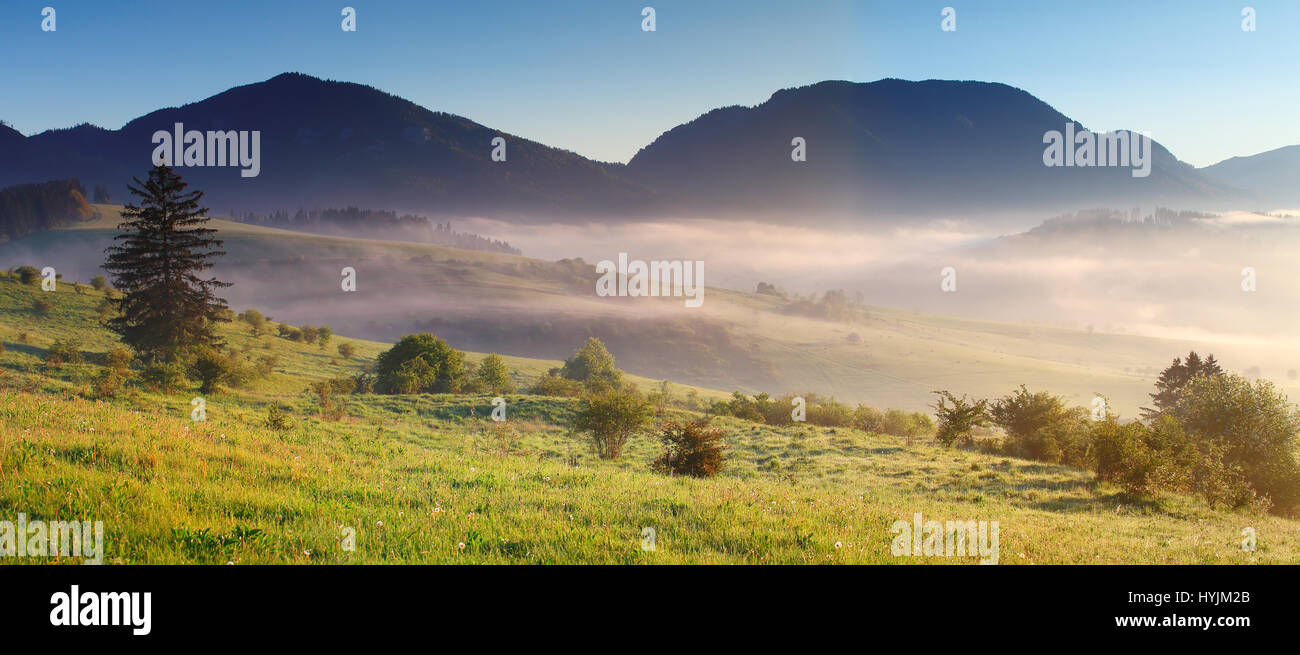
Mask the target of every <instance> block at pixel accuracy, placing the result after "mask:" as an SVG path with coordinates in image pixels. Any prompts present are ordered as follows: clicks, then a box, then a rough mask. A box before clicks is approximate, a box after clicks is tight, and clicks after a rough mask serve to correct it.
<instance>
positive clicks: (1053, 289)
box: [473, 212, 1300, 343]
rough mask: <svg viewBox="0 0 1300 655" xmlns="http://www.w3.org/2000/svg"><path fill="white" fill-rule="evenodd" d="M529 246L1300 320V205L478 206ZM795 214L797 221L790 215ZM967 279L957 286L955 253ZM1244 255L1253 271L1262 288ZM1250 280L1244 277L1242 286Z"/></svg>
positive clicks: (1017, 300) (1114, 316) (985, 310)
mask: <svg viewBox="0 0 1300 655" xmlns="http://www.w3.org/2000/svg"><path fill="white" fill-rule="evenodd" d="M474 223H475V225H474V227H473V229H474V230H476V231H481V232H483V233H488V234H494V235H497V236H499V237H502V238H507V239H508V240H509V241H510V242H511V243H514V244H517V245H518V246H519V247H521V248H522V249H523V251H524V253H525V254H526V255H529V256H534V257H541V258H545V259H556V258H560V257H582V258H583V259H584V260H586V261H587V262H588V263H595V262H597V261H600V260H616V259H617V257H618V254H619V253H621V252H626V253H628V255H629V257H631V258H634V259H644V260H652V259H690V260H703V261H704V262H705V274H706V280H707V283H708V284H709V286H712V287H725V288H733V289H741V290H747V291H752V290H754V288H755V285H756V284H757V283H758V282H759V281H764V282H768V283H771V284H775V285H777V286H778V287H781V288H783V289H785V290H787V291H790V292H793V293H799V294H805V295H806V294H809V293H821V292H824V291H825V290H827V289H837V288H838V289H844V290H846V291H849V292H850V296H853V295H854V294H857V293H861V294H862V298H863V300H864V301H866V302H867V303H870V304H874V305H880V306H886V307H895V308H902V309H917V310H921V311H926V312H932V313H937V314H947V315H955V316H965V317H971V318H980V319H987V320H997V321H1007V322H1031V323H1037V324H1050V325H1057V326H1061V327H1068V328H1074V329H1092V330H1095V331H1105V332H1117V333H1128V334H1142V335H1148V336H1155V337H1168V338H1192V339H1196V340H1206V341H1224V342H1239V343H1264V342H1274V341H1278V342H1285V341H1286V340H1288V339H1290V338H1291V337H1292V335H1294V334H1295V332H1296V328H1297V327H1298V326H1300V261H1297V258H1296V257H1295V256H1294V254H1293V253H1294V252H1296V251H1297V249H1300V219H1298V218H1292V217H1279V216H1278V215H1264V214H1255V213H1249V212H1234V213H1228V214H1223V215H1218V216H1215V217H1210V218H1183V219H1180V220H1175V221H1173V222H1169V221H1165V222H1162V223H1158V224H1153V223H1152V222H1150V221H1148V222H1147V223H1143V222H1141V220H1140V219H1139V220H1138V221H1137V222H1134V221H1131V220H1120V219H1115V218H1106V219H1099V218H1097V217H1095V216H1085V217H1080V218H1077V219H1074V220H1063V221H1057V222H1056V223H1055V224H1054V225H1052V226H1051V229H1046V228H1044V227H1040V228H1038V229H1035V230H1031V231H1027V232H1026V231H1024V230H1020V229H1013V230H1010V231H1007V230H1005V229H1003V228H1001V227H990V226H989V225H988V224H987V222H985V221H973V220H963V219H960V218H954V219H947V220H932V221H925V222H920V223H914V224H904V225H893V226H873V227H871V228H869V229H861V230H850V229H845V228H834V229H826V228H822V227H813V226H800V225H796V224H788V225H772V224H768V223H757V222H755V223H744V222H741V223H737V222H723V221H711V220H688V221H677V222H669V221H663V222H654V223H639V224H634V225H616V226H588V227H574V226H567V225H550V226H540V227H533V226H528V227H519V226H513V225H505V224H501V223H495V222H492V221H475V222H474ZM792 223H793V222H792ZM949 267H951V268H952V269H954V270H955V278H956V280H955V281H956V290H955V291H952V292H945V291H944V290H943V289H942V287H941V283H942V281H943V279H944V269H945V268H949ZM1247 268H1250V269H1253V271H1254V289H1255V290H1254V291H1248V290H1245V289H1248V288H1250V284H1249V280H1247V279H1246V278H1248V277H1249V275H1250V274H1249V273H1248V272H1246V273H1243V271H1244V270H1245V269H1247ZM1243 284H1245V288H1243Z"/></svg>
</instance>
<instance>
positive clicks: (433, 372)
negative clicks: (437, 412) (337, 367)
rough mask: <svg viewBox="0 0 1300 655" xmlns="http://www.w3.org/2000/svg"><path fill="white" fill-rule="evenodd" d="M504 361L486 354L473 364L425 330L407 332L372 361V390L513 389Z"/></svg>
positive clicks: (444, 390) (509, 391)
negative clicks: (476, 363)
mask: <svg viewBox="0 0 1300 655" xmlns="http://www.w3.org/2000/svg"><path fill="white" fill-rule="evenodd" d="M514 388H515V387H514V382H513V380H512V379H511V377H510V371H509V370H508V369H507V367H506V363H505V360H504V359H502V357H501V356H500V355H497V354H495V353H494V354H490V355H488V356H487V357H485V358H483V362H482V363H481V364H480V365H478V366H475V365H474V363H473V362H470V361H468V360H466V359H465V353H463V352H461V351H459V350H456V349H455V348H452V347H451V346H449V345H447V342H446V341H444V340H442V339H440V338H438V337H436V336H434V335H432V334H429V333H427V332H421V333H420V334H408V335H406V336H404V337H402V338H401V339H400V340H399V341H398V342H397V343H395V344H393V347H392V348H389V349H388V350H386V351H384V352H382V353H380V354H379V357H378V358H377V359H376V361H375V383H374V390H375V391H378V392H379V393H386V394H407V393H484V392H486V393H493V394H497V395H500V394H506V393H511V392H513V391H514Z"/></svg>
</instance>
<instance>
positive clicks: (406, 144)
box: [0, 74, 654, 216]
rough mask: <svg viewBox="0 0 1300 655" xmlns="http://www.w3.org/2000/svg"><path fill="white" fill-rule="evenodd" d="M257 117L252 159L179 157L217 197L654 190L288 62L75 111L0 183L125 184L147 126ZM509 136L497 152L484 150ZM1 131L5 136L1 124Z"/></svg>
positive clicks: (237, 122)
mask: <svg viewBox="0 0 1300 655" xmlns="http://www.w3.org/2000/svg"><path fill="white" fill-rule="evenodd" d="M178 122H179V123H183V124H184V127H185V130H187V131H188V130H199V131H207V130H249V131H252V130H258V131H260V132H261V172H260V174H259V175H258V176H257V177H253V178H242V177H240V174H239V169H238V168H237V167H228V168H218V167H213V168H198V167H194V168H181V169H178V172H179V173H180V174H181V175H182V176H183V177H184V178H185V179H186V181H187V182H190V183H191V184H192V185H194V186H196V187H198V188H200V189H203V190H204V191H205V193H206V196H205V198H204V202H205V203H206V204H207V205H208V206H209V207H211V208H212V209H213V210H214V211H217V212H219V213H220V212H225V211H229V210H230V209H234V210H236V211H238V212H243V211H266V210H274V209H278V208H281V207H284V206H305V207H328V206H341V205H353V204H356V205H361V204H364V205H369V206H376V207H385V208H393V209H398V210H419V211H424V212H430V213H446V214H457V215H459V214H466V213H469V214H491V215H510V214H527V215H540V216H545V215H548V214H552V213H569V212H581V213H593V212H631V211H634V210H636V209H637V208H639V207H644V206H647V205H648V204H649V203H650V202H652V201H653V200H654V198H653V194H651V193H650V192H649V191H647V190H646V189H644V188H642V187H640V186H638V185H637V184H635V183H633V182H631V181H629V180H626V179H623V178H621V177H619V176H618V175H617V171H616V169H618V168H621V167H618V166H609V165H605V164H601V163H598V162H594V161H591V160H588V159H585V158H583V157H581V156H578V155H576V154H573V153H571V152H566V151H563V150H558V149H555V148H550V147H547V146H544V145H541V144H539V143H536V142H533V141H529V140H527V139H523V138H521V137H517V136H513V135H509V134H506V133H503V132H500V131H497V130H493V129H491V128H488V127H485V126H483V125H479V124H478V123H475V122H473V121H471V120H468V119H466V118H462V117H459V116H454V115H451V114H446V113H440V112H433V111H430V110H428V109H425V108H423V107H420V106H418V105H416V104H414V103H411V102H409V101H407V100H403V99H401V98H398V97H397V96H393V95H390V94H387V93H384V92H381V91H378V90H376V89H373V88H371V87H368V86H362V85H360V84H351V83H344V82H332V81H323V80H319V79H316V78H313V77H309V76H306V75H300V74H284V75H279V76H277V77H274V78H272V79H270V80H267V81H265V82H262V83H258V84H250V85H247V86H241V87H236V88H233V89H230V90H229V91H226V92H224V93H220V94H218V95H215V96H212V97H211V98H208V99H206V100H202V101H200V102H196V103H192V104H188V105H185V106H183V107H179V108H173V109H163V110H159V111H155V112H153V113H150V114H148V115H146V116H143V117H141V118H138V119H135V120H133V121H131V122H130V123H127V124H126V125H125V126H123V127H122V129H121V130H116V131H110V130H104V129H101V128H98V127H94V126H91V125H81V126H78V127H74V128H72V129H68V130H53V131H49V132H44V133H41V134H37V135H34V136H32V137H30V138H27V139H25V142H24V143H23V144H22V145H21V146H20V147H18V148H17V154H16V156H14V157H5V158H4V161H3V162H0V185H3V184H7V183H9V184H11V183H16V182H26V181H37V180H44V179H50V178H55V177H78V178H79V179H81V180H83V181H84V182H86V183H87V184H100V183H103V184H106V185H108V187H109V190H110V193H111V194H112V195H113V196H114V197H126V195H127V194H126V184H127V183H128V182H129V181H130V179H131V177H132V176H140V177H143V175H144V174H145V172H146V171H147V170H148V168H149V167H150V165H151V162H150V158H151V154H152V152H153V149H154V144H153V143H152V136H153V133H154V132H155V131H157V130H166V131H169V132H170V131H172V129H173V125H174V124H175V123H178ZM497 136H501V137H504V138H505V139H506V155H507V158H506V161H504V162H494V161H492V160H491V150H492V139H493V138H494V137H497ZM0 138H2V137H0Z"/></svg>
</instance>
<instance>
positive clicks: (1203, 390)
mask: <svg viewBox="0 0 1300 655" xmlns="http://www.w3.org/2000/svg"><path fill="white" fill-rule="evenodd" d="M1210 361H1212V359H1211V360H1210ZM1175 366H1185V365H1181V364H1180V363H1179V362H1177V361H1175ZM1213 368H1214V369H1217V366H1215V367H1213ZM1167 372H1168V370H1167ZM1179 375H1181V373H1179V372H1178V371H1174V372H1173V373H1172V374H1171V375H1165V376H1162V380H1163V381H1165V382H1166V383H1162V384H1161V385H1160V386H1159V387H1158V390H1157V393H1156V394H1152V396H1153V398H1154V399H1155V400H1156V401H1157V402H1156V404H1157V409H1156V410H1149V412H1148V418H1147V419H1146V422H1141V421H1129V422H1123V423H1121V422H1120V421H1119V420H1118V418H1117V417H1116V416H1115V415H1114V414H1112V413H1110V412H1105V414H1104V416H1090V415H1089V413H1088V412H1087V410H1085V409H1083V408H1080V407H1069V406H1067V405H1066V403H1065V401H1064V400H1063V399H1062V398H1060V397H1057V396H1053V395H1051V394H1049V393H1047V392H1037V393H1031V392H1030V391H1028V390H1027V389H1025V387H1023V386H1021V387H1020V389H1018V390H1017V391H1015V392H1013V393H1011V394H1009V395H1007V396H1005V397H1002V398H1000V399H997V400H995V401H992V402H990V401H987V400H970V399H967V398H966V397H965V396H963V397H961V398H956V397H954V396H953V395H952V394H951V393H948V392H946V391H943V392H936V393H938V394H939V400H938V401H937V402H936V404H935V409H936V414H937V415H938V417H939V430H938V437H939V440H940V441H941V442H943V443H945V444H948V445H952V444H959V445H979V446H980V447H982V448H984V449H986V450H1000V451H1001V452H1004V453H1006V454H1009V455H1014V456H1017V457H1023V458H1026V459H1033V460H1037V461H1043V462H1051V463H1059V464H1065V465H1069V466H1074V467H1076V468H1086V469H1090V470H1092V471H1095V472H1096V474H1097V477H1098V479H1101V480H1106V481H1110V482H1114V483H1116V484H1119V485H1121V486H1122V487H1123V488H1124V489H1125V491H1126V492H1127V493H1130V494H1134V495H1137V494H1145V493H1149V492H1151V491H1154V490H1157V489H1165V490H1170V491H1181V492H1188V493H1195V494H1197V495H1200V496H1201V497H1202V498H1204V499H1205V500H1206V501H1207V503H1209V504H1210V505H1211V506H1226V507H1233V508H1239V507H1249V508H1257V509H1261V510H1262V509H1270V508H1271V509H1272V510H1273V511H1276V512H1279V513H1283V514H1289V513H1293V512H1295V511H1296V510H1298V509H1300V457H1298V455H1300V453H1297V448H1298V446H1300V441H1298V439H1297V435H1298V434H1300V410H1297V408H1296V407H1295V406H1294V405H1292V404H1291V403H1290V402H1288V400H1287V398H1286V396H1284V395H1283V394H1281V393H1280V392H1279V391H1277V389H1276V388H1275V387H1274V386H1273V384H1272V383H1271V382H1268V381H1266V380H1257V381H1254V382H1252V381H1249V380H1247V379H1246V378H1244V377H1241V376H1239V375H1232V374H1226V373H1222V372H1217V373H1216V372H1206V371H1200V372H1198V373H1196V374H1194V375H1192V376H1191V377H1190V378H1186V379H1181V380H1179V381H1178V383H1177V384H1168V383H1167V382H1168V381H1169V380H1171V379H1175V378H1177V377H1178V376H1179ZM990 424H991V425H996V426H998V427H1000V428H1002V430H1003V431H1004V432H1005V434H1006V436H1005V438H1004V440H1003V441H1002V443H1001V445H1000V446H998V445H996V444H995V443H994V442H992V441H985V442H983V443H980V444H975V443H974V438H973V433H974V429H975V428H977V427H979V426H984V425H990Z"/></svg>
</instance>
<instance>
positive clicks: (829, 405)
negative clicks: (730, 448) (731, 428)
mask: <svg viewBox="0 0 1300 655" xmlns="http://www.w3.org/2000/svg"><path fill="white" fill-rule="evenodd" d="M797 398H803V401H804V410H805V416H804V417H803V418H804V420H805V421H806V422H808V423H811V424H813V425H820V426H824V427H835V428H857V429H859V430H863V431H866V432H875V433H878V434H891V435H894V436H899V437H904V438H907V439H913V438H916V437H920V436H924V435H929V434H932V433H933V432H934V422H933V421H931V420H930V417H929V415H927V414H925V413H923V412H905V411H903V410H899V409H890V410H884V411H882V410H879V409H876V408H875V407H871V406H869V405H866V404H861V405H858V406H857V407H851V406H849V405H846V404H844V403H842V402H840V401H838V400H835V399H834V398H822V397H820V396H818V395H817V394H815V393H807V394H804V395H802V396H795V395H794V394H786V395H784V396H780V397H777V398H772V397H771V396H769V395H768V394H766V393H760V394H756V395H754V396H746V395H745V394H743V393H741V392H739V391H737V392H734V393H732V394H731V398H730V399H728V400H719V401H716V402H714V403H713V405H712V406H711V407H709V409H708V411H709V413H710V414H716V415H719V416H734V417H736V418H740V419H744V420H747V421H753V422H755V423H766V424H767V425H793V424H794V423H795V422H796V421H795V418H794V415H793V410H794V408H795V404H796V400H797Z"/></svg>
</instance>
